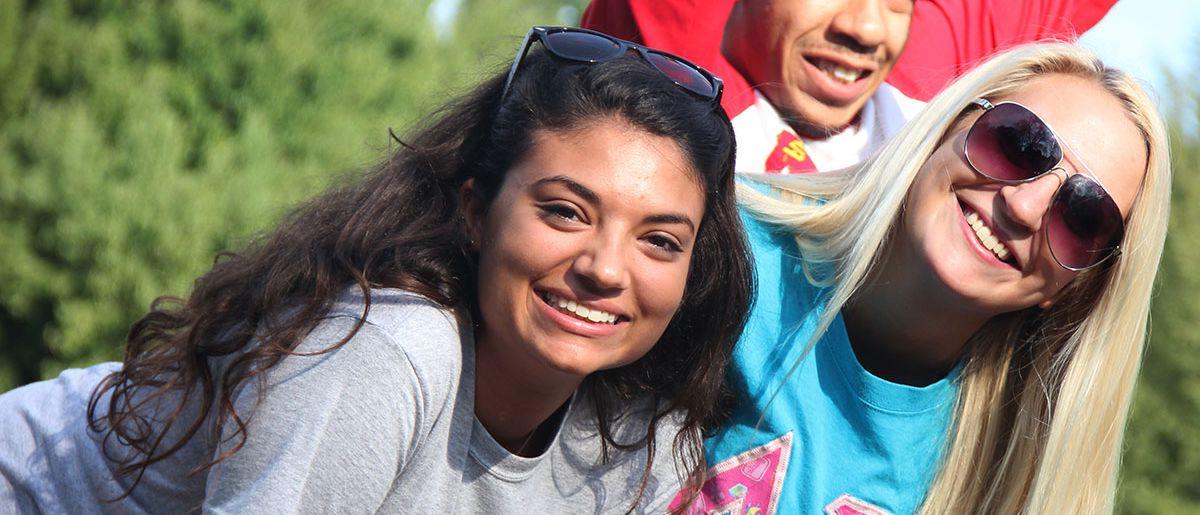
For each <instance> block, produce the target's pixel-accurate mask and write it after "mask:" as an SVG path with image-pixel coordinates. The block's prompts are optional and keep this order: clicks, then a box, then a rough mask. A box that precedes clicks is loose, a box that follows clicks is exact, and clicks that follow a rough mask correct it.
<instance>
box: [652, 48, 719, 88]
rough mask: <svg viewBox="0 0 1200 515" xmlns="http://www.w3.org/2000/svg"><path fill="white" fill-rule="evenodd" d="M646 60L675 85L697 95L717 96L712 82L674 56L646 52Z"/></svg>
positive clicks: (693, 67)
mask: <svg viewBox="0 0 1200 515" xmlns="http://www.w3.org/2000/svg"><path fill="white" fill-rule="evenodd" d="M646 60H648V61H650V64H652V65H654V67H655V68H658V71H660V72H663V74H665V75H666V76H667V77H670V78H671V80H673V81H675V83H677V84H679V85H680V86H683V87H684V88H687V89H688V90H690V91H691V92H693V93H695V94H697V95H700V96H702V97H706V98H712V97H714V96H716V94H717V92H716V90H715V89H714V88H713V83H712V81H711V80H709V79H708V77H705V76H704V74H702V73H700V70H697V69H696V67H695V66H692V65H690V64H687V63H685V62H683V61H680V60H679V59H676V58H675V57H674V56H671V55H667V54H662V53H659V52H654V51H649V52H646Z"/></svg>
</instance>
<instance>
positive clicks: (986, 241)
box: [967, 211, 1009, 261]
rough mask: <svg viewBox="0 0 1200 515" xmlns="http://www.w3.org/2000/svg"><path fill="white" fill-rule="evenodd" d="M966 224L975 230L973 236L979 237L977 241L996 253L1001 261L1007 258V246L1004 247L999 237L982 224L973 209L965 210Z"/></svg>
mask: <svg viewBox="0 0 1200 515" xmlns="http://www.w3.org/2000/svg"><path fill="white" fill-rule="evenodd" d="M967 224H968V225H970V226H971V229H974V230H975V237H977V238H979V243H981V244H983V246H984V247H985V248H987V249H988V250H990V251H992V253H993V254H996V257H998V258H1000V260H1001V261H1003V260H1006V259H1008V254H1009V251H1008V247H1005V246H1004V244H1003V243H1001V242H1000V239H999V238H997V237H996V236H995V235H993V234H992V230H991V229H989V228H988V226H986V225H984V224H983V220H982V219H981V218H979V215H978V214H976V213H975V212H974V211H967Z"/></svg>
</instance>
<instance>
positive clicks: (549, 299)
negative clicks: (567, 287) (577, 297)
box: [542, 292, 620, 324]
mask: <svg viewBox="0 0 1200 515" xmlns="http://www.w3.org/2000/svg"><path fill="white" fill-rule="evenodd" d="M542 300H545V301H546V304H549V305H550V307H554V308H558V310H559V311H562V312H563V313H566V314H569V315H575V316H576V317H578V318H579V319H580V320H587V321H589V322H595V323H597V324H615V323H617V319H618V318H620V316H619V315H616V314H613V313H609V312H607V311H604V310H602V309H600V308H597V307H595V306H593V307H590V308H589V307H587V306H586V305H584V304H583V303H581V302H576V301H574V300H571V299H568V298H565V297H560V296H558V295H555V294H553V293H550V292H544V293H543V294H542Z"/></svg>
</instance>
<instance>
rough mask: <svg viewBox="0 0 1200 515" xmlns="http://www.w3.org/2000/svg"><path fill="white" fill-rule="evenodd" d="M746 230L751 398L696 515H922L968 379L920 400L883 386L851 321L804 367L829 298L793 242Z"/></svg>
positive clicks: (746, 393) (908, 389)
mask: <svg viewBox="0 0 1200 515" xmlns="http://www.w3.org/2000/svg"><path fill="white" fill-rule="evenodd" d="M743 222H744V223H745V226H746V230H747V232H748V238H749V241H750V246H751V250H752V251H753V254H754V262H755V270H756V272H757V276H758V291H757V294H756V298H755V302H754V307H753V309H752V311H751V314H750V321H749V324H748V325H747V326H746V330H745V333H744V334H743V335H742V339H741V340H740V341H739V343H738V346H737V348H736V349H735V351H734V365H733V370H732V371H731V372H730V379H731V382H732V385H733V387H734V388H735V389H736V390H737V391H738V392H739V394H741V395H743V397H741V398H740V399H739V402H738V407H737V408H736V409H735V412H734V416H733V420H732V423H731V424H730V425H728V426H726V427H725V428H723V429H722V430H720V431H719V432H718V433H717V434H715V435H714V436H712V437H711V438H709V439H708V440H706V441H705V447H706V452H707V458H708V463H709V464H710V466H711V467H712V468H711V469H710V473H711V474H713V475H712V476H711V478H710V479H709V481H708V482H707V483H706V484H705V488H704V490H703V495H702V498H701V499H700V500H699V501H698V502H697V503H696V504H695V505H693V506H692V510H690V511H701V512H705V513H712V512H716V513H738V514H741V513H771V512H778V513H801V514H806V513H814V514H819V513H828V514H837V515H851V514H856V513H865V514H870V513H885V512H890V513H896V514H902V513H912V512H913V511H915V510H916V509H917V507H919V506H920V504H921V501H922V500H923V499H924V497H925V492H926V491H927V490H928V487H929V484H930V482H931V481H932V479H933V477H934V475H935V474H936V471H937V466H938V463H939V458H940V455H941V449H942V445H943V442H944V441H945V438H946V433H947V426H948V424H949V422H950V418H951V411H952V409H953V406H954V400H955V394H956V383H955V378H956V376H957V374H958V369H957V368H956V369H955V371H953V372H951V373H950V374H949V376H947V377H946V378H943V379H942V380H940V381H938V382H936V383H934V384H931V385H929V386H926V387H921V388H917V387H912V386H907V385H902V384H898V383H892V382H889V381H886V380H883V379H880V378H879V377H876V376H874V375H872V374H871V373H870V372H868V371H867V370H865V369H864V368H863V367H862V365H860V364H859V362H858V359H857V358H856V357H855V355H854V350H853V349H852V348H851V346H850V341H849V339H848V337H847V336H846V328H845V326H844V325H843V322H842V317H841V315H838V317H837V318H835V319H834V321H833V324H832V326H831V327H830V328H829V330H828V331H827V332H826V334H825V335H824V336H823V337H822V338H821V339H820V340H819V341H818V343H817V344H816V346H815V347H814V348H813V349H812V351H811V352H810V353H809V354H808V355H806V356H804V355H803V352H804V348H805V345H806V344H807V343H808V340H809V338H810V337H811V336H812V334H813V331H815V329H816V325H817V323H818V319H819V318H820V316H821V313H822V312H823V311H824V309H825V306H826V301H825V297H826V295H824V294H825V293H826V291H825V290H822V289H819V288H816V287H814V286H813V285H812V284H810V283H809V282H808V281H807V279H806V278H805V275H804V271H803V269H802V268H801V259H802V258H801V257H800V255H799V251H798V249H797V247H796V244H795V241H794V240H793V239H792V238H791V237H790V236H788V235H787V234H785V232H784V231H781V230H779V229H777V228H773V227H771V226H769V225H767V224H764V223H762V222H760V221H757V220H755V219H753V218H751V217H750V216H748V215H746V214H744V213H743ZM802 356H803V361H801V362H800V364H799V365H798V366H797V367H796V368H795V369H794V370H792V372H791V374H790V375H789V374H787V372H788V370H789V369H790V368H791V367H792V365H793V364H794V363H796V360H798V359H800V358H801V357H802ZM777 391H778V394H777V395H775V396H774V398H773V399H772V395H773V394H776V392H777Z"/></svg>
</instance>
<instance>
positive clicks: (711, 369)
mask: <svg viewBox="0 0 1200 515" xmlns="http://www.w3.org/2000/svg"><path fill="white" fill-rule="evenodd" d="M535 42H540V47H539V46H534V45H533V43H535ZM531 46H532V47H533V49H534V50H532V51H531V50H530V47H531ZM719 97H720V81H719V80H717V79H715V78H714V77H713V76H712V75H710V74H708V73H707V72H705V71H704V70H702V69H699V68H697V67H695V66H693V65H691V64H689V63H687V62H685V61H682V60H679V59H677V58H674V57H673V56H670V55H667V54H662V53H658V52H656V51H653V50H650V49H645V48H642V47H638V46H636V45H631V44H628V43H626V42H623V41H620V40H615V39H612V38H609V37H607V36H604V35H601V34H599V33H594V32H590V31H582V30H579V29H565V28H548V27H535V28H534V29H533V30H532V31H531V32H530V35H529V37H528V38H527V39H526V42H525V44H524V45H522V48H521V51H520V53H519V54H518V57H517V59H516V61H515V62H514V63H513V67H512V69H511V70H510V72H509V74H508V75H507V76H499V77H495V78H493V79H491V80H489V81H487V82H485V83H484V84H482V85H481V86H479V87H478V88H477V89H475V90H474V91H473V92H471V93H469V94H468V95H466V96H465V97H464V98H462V99H461V100H459V101H458V102H456V103H454V104H452V105H450V106H448V107H447V108H446V109H445V110H444V111H443V112H442V113H441V114H440V116H438V117H437V118H436V119H435V120H434V121H432V122H431V123H430V124H429V125H428V126H427V127H425V128H424V129H422V130H419V131H417V132H416V133H415V134H414V135H413V136H412V137H411V138H410V139H408V140H407V142H406V143H402V146H401V148H399V149H398V150H397V151H396V152H395V153H394V154H393V155H392V156H390V157H389V158H388V159H387V160H386V161H385V162H384V163H383V164H381V165H380V166H379V167H378V168H376V169H375V170H373V171H372V172H370V173H369V174H367V175H366V176H365V177H364V178H363V179H362V180H361V181H359V182H357V183H355V184H351V185H348V186H344V187H340V188H337V189H335V190H333V191H330V192H327V193H325V194H324V195H322V196H320V197H318V198H316V199H314V200H312V201H310V202H309V203H307V204H306V205H304V206H302V207H300V208H299V209H298V210H297V211H295V212H294V213H293V214H292V215H291V216H290V217H288V218H287V219H286V220H285V221H284V222H283V223H282V224H281V225H280V226H279V227H278V228H276V229H275V230H274V231H272V232H271V233H270V234H268V235H267V236H265V237H264V238H263V239H261V240H260V241H258V242H257V243H255V244H253V245H251V246H250V247H248V248H247V249H244V250H243V251H241V252H238V253H236V254H228V255H224V256H222V258H221V259H219V260H218V261H217V262H216V264H215V265H214V266H213V268H212V270H210V271H209V272H208V273H206V274H205V275H203V276H202V277H200V279H199V280H197V282H196V285H195V289H194V290H193V291H192V293H191V295H190V296H189V297H188V298H186V299H170V298H160V299H159V300H158V301H156V302H155V303H154V305H153V306H152V308H151V310H150V312H149V313H148V314H146V315H145V316H144V317H142V319H141V320H139V321H138V322H137V323H136V324H134V326H133V328H132V330H131V331H130V335H129V339H128V347H127V349H126V354H125V361H124V363H123V364H108V365H100V366H96V367H92V368H90V369H86V370H70V371H67V372H64V373H63V374H62V375H61V376H59V377H58V378H57V379H54V380H51V381H46V382H43V383H38V384H35V385H30V386H27V387H25V388H21V389H18V390H14V391H13V392H10V393H8V394H6V395H4V396H0V444H2V445H0V473H2V474H0V511H5V510H18V511H46V512H73V513H84V512H97V511H116V512H143V511H152V512H183V511H195V510H196V509H198V508H201V507H202V508H203V509H204V510H205V511H210V510H211V511H230V512H253V511H261V510H262V509H269V510H270V511H288V512H293V511H305V512H307V511H330V510H332V509H334V508H336V509H337V511H372V512H374V511H389V512H395V511H444V512H462V511H485V512H511V511H516V510H541V511H552V512H563V511H573V512H578V511H594V512H599V511H605V512H606V511H613V510H620V511H626V510H628V511H664V510H665V509H666V504H667V502H669V501H670V498H671V497H672V496H673V495H674V493H675V492H676V491H677V490H678V489H679V488H680V486H681V484H682V485H692V487H693V488H692V490H694V489H695V488H694V487H695V485H697V484H698V483H699V479H700V478H701V474H702V472H703V470H704V468H705V463H704V459H703V451H702V448H701V435H700V430H701V428H702V427H704V426H706V425H708V424H710V423H711V422H712V421H713V420H714V419H715V417H716V415H717V414H718V413H719V406H721V405H722V402H721V401H722V399H723V395H724V392H723V389H722V377H723V374H724V369H725V365H726V363H727V362H728V359H729V354H730V352H731V348H732V346H733V343H734V342H735V341H736V340H737V338H738V336H739V334H740V332H741V328H742V325H743V323H744V319H745V316H746V311H747V309H748V304H749V296H750V290H751V281H752V279H751V272H750V266H749V264H748V257H747V251H746V247H745V243H744V240H743V236H742V234H741V232H740V224H739V222H738V218H737V212H736V206H735V203H734V189H733V183H732V181H733V178H732V165H733V153H734V143H733V135H732V131H731V128H730V125H729V121H728V119H727V118H726V117H725V115H724V114H723V112H722V110H721V109H720V106H719ZM681 475H682V476H683V477H680V476H681Z"/></svg>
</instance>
